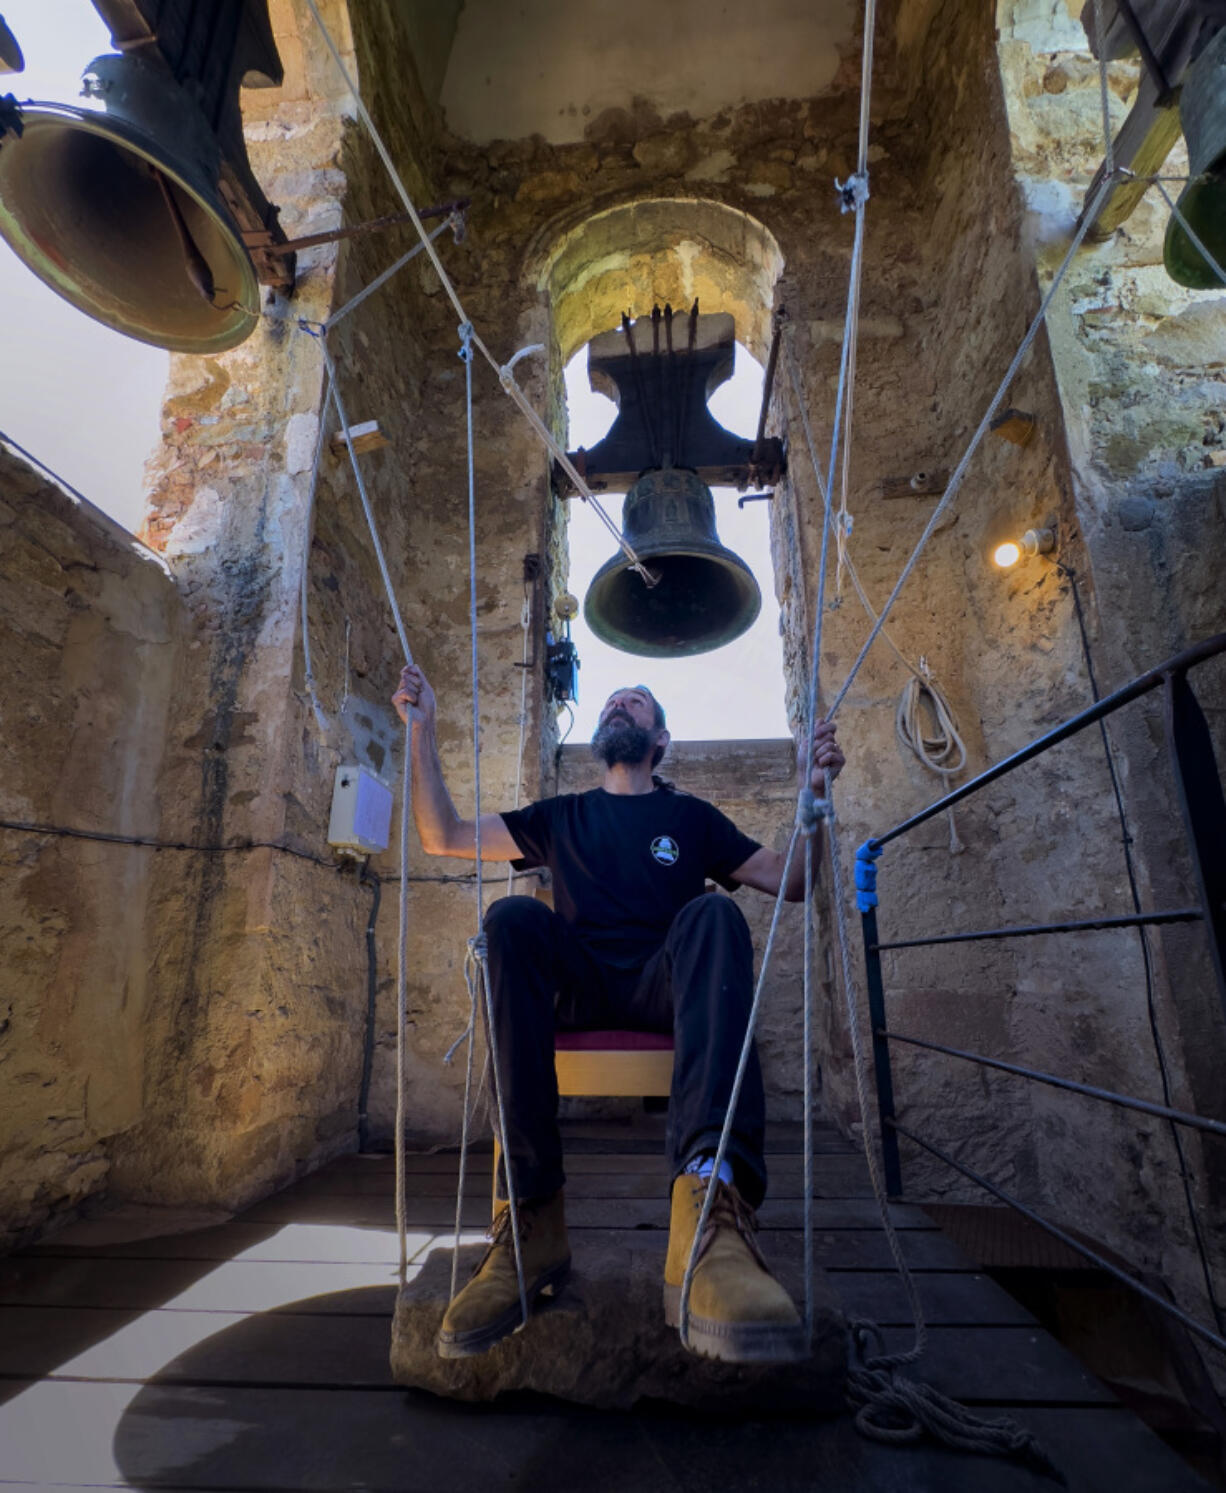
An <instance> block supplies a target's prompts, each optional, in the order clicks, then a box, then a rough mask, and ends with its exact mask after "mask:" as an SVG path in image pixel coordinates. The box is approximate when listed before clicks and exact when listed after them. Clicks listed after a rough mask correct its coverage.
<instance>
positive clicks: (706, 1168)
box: [681, 1151, 732, 1187]
mask: <svg viewBox="0 0 1226 1493" xmlns="http://www.w3.org/2000/svg"><path fill="white" fill-rule="evenodd" d="M681 1170H682V1171H683V1172H684V1173H685V1174H686V1175H687V1176H696V1177H699V1178H700V1179H701V1180H702V1181H704V1182H706V1181H708V1180H709V1179H710V1176H711V1173H712V1172H713V1171H714V1170H715V1153H714V1151H706V1152H700V1153H699V1154H698V1155H697V1156H695V1157H693V1158H691V1160H689V1161H687V1162H686V1164H685V1165H684V1166H683V1167H682V1168H681ZM719 1180H720V1181H721V1182H725V1183H727V1185H728V1186H729V1187H731V1186H732V1164H731V1162H729V1161H727V1160H726V1159H725V1160H724V1161H721V1162H720V1164H719Z"/></svg>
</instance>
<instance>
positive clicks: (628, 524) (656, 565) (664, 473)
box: [583, 467, 762, 658]
mask: <svg viewBox="0 0 1226 1493" xmlns="http://www.w3.org/2000/svg"><path fill="white" fill-rule="evenodd" d="M622 532H623V536H624V538H625V539H626V541H627V542H628V543H629V544H630V545H631V546H632V548H633V549H634V550H635V551H636V553H637V554H638V557H639V559H640V560H641V561H643V562H644V563H645V564H646V565H647V566H648V567H649V568H650V569H651V570H652V571H653V572H655V574H656V575H657V576H658V577H659V580H658V582H657V584H656V585H654V586H646V585H644V584H643V580H642V577H641V576H639V575H638V574H637V573H636V572H635V571H634V570H632V569H631V567H630V562H629V561H628V560H627V559H626V557H625V555H624V554H622V553H621V552H620V551H619V552H618V553H617V554H616V555H614V556H613V558H612V559H611V560H609V561H608V562H607V563H606V564H604V565H602V566H601V568H600V570H599V571H597V573H596V576H595V578H594V579H593V581H592V584H591V586H590V587H589V589H588V593H587V597H586V599H585V601H584V607H583V614H584V617H585V619H586V621H587V625H588V626H589V627H590V628H591V630H592V631H593V632H594V633H595V634H596V636H597V637H598V638H601V639H602V640H603V641H604V642H606V643H609V644H611V645H612V646H613V647H614V648H620V649H621V650H622V651H623V652H625V653H635V654H639V655H640V656H642V657H646V658H678V657H685V656H688V655H692V654H697V653H708V652H710V651H711V650H712V649H714V648H722V647H723V646H724V645H725V644H726V643H730V642H732V641H733V639H734V638H738V637H740V636H741V634H742V633H744V632H745V631H747V630H748V629H749V628H750V627H752V626H753V623H754V621H755V620H756V618H757V616H758V613H759V611H760V610H761V608H762V593H761V592H760V591H759V589H758V583H757V581H756V580H755V579H754V577H753V572H752V571H751V570H750V569H749V566H748V565H746V564H745V562H744V560H742V559H741V558H740V556H739V555H736V554H734V553H733V552H732V551H731V550H729V549H725V548H724V546H723V545H722V544H721V543H720V541H719V535H718V534H717V533H716V531H715V501H714V499H713V498H712V496H711V489H710V488H709V487H708V486H707V485H706V483H705V482H703V481H702V479H701V478H700V477H698V476H697V474H696V473H694V472H690V471H686V470H684V469H682V468H677V467H669V468H665V469H663V470H659V471H653V472H647V473H645V474H644V475H643V476H642V477H640V478H639V480H638V481H637V482H636V483H635V484H634V485H633V486H632V487H631V488H630V491H629V492H628V493H627V494H626V500H625V504H624V506H623V509H622Z"/></svg>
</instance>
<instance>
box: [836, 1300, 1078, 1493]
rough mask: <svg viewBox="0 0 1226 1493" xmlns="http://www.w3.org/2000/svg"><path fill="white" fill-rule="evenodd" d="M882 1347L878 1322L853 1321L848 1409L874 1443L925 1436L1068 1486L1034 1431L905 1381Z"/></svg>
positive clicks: (897, 1442)
mask: <svg viewBox="0 0 1226 1493" xmlns="http://www.w3.org/2000/svg"><path fill="white" fill-rule="evenodd" d="M870 1344H875V1345H876V1347H877V1348H878V1349H880V1347H881V1329H880V1328H879V1327H878V1326H877V1325H876V1324H875V1323H873V1322H853V1323H852V1324H851V1329H850V1343H849V1356H850V1367H849V1369H848V1373H847V1405H848V1408H849V1409H850V1410H851V1411H852V1414H853V1415H854V1417H855V1425H856V1430H857V1431H859V1432H860V1434H861V1435H862V1436H866V1437H867V1438H868V1439H869V1440H870V1441H881V1442H884V1443H885V1444H886V1445H889V1446H906V1445H910V1444H913V1443H915V1442H917V1441H920V1440H921V1439H922V1438H923V1437H924V1435H925V1434H927V1435H928V1436H930V1437H931V1438H932V1439H933V1440H934V1441H939V1442H941V1443H942V1444H943V1445H945V1446H951V1447H954V1448H955V1449H956V1450H957V1451H963V1452H978V1453H979V1454H980V1455H982V1456H988V1457H1011V1458H1013V1459H1015V1460H1017V1461H1020V1462H1023V1463H1025V1464H1026V1465H1028V1466H1029V1467H1031V1468H1032V1469H1033V1470H1034V1471H1035V1472H1038V1473H1040V1474H1042V1475H1043V1476H1045V1477H1049V1478H1051V1479H1052V1480H1053V1481H1054V1482H1057V1483H1059V1484H1061V1485H1064V1483H1065V1478H1064V1474H1063V1473H1062V1472H1060V1470H1059V1469H1058V1468H1057V1467H1056V1466H1055V1465H1054V1464H1053V1463H1052V1461H1051V1460H1050V1459H1049V1458H1048V1456H1047V1454H1046V1453H1045V1452H1044V1451H1043V1448H1042V1447H1041V1446H1040V1444H1039V1442H1038V1440H1037V1439H1036V1438H1035V1436H1034V1434H1033V1432H1031V1431H1028V1430H1027V1429H1026V1428H1025V1427H1024V1426H1020V1425H1018V1423H1017V1422H1016V1421H1013V1420H1009V1419H1008V1418H1007V1417H1002V1418H1001V1419H999V1420H985V1419H983V1418H982V1417H980V1416H977V1415H972V1414H971V1413H970V1412H969V1411H968V1410H967V1409H966V1407H965V1406H964V1405H960V1404H958V1402H957V1401H956V1400H951V1399H949V1398H948V1397H947V1396H946V1395H943V1394H941V1393H940V1391H939V1390H936V1389H933V1388H932V1386H931V1385H928V1384H921V1383H919V1382H917V1381H916V1380H914V1379H901V1378H899V1377H898V1375H897V1372H896V1370H895V1369H894V1368H893V1367H892V1366H891V1365H890V1364H889V1362H888V1359H887V1357H886V1355H884V1354H882V1353H880V1352H878V1353H876V1354H873V1353H872V1352H871V1351H870Z"/></svg>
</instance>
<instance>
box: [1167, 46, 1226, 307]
mask: <svg viewBox="0 0 1226 1493" xmlns="http://www.w3.org/2000/svg"><path fill="white" fill-rule="evenodd" d="M1179 118H1180V123H1181V124H1182V126H1183V133H1184V139H1185V140H1186V141H1187V146H1188V172H1189V175H1190V177H1191V180H1190V181H1189V182H1188V184H1187V186H1185V187H1184V189H1183V191H1182V192H1181V193H1180V195H1179V201H1178V203H1177V204H1176V206H1177V207H1178V209H1179V212H1180V213H1181V214H1182V216H1183V217H1184V218H1186V219H1187V221H1188V225H1189V227H1190V228H1191V229H1192V231H1193V232H1194V233H1195V234H1196V236H1197V238H1199V239H1200V241H1201V243H1202V244H1204V246H1205V248H1206V249H1208V251H1209V253H1210V254H1212V256H1213V257H1214V259H1216V260H1217V262H1218V264H1219V265H1226V29H1223V30H1221V31H1219V32H1218V33H1217V35H1216V36H1215V37H1214V38H1213V40H1212V41H1211V42H1210V43H1209V45H1208V46H1207V47H1206V48H1205V50H1204V51H1203V52H1202V53H1201V54H1200V56H1199V57H1198V58H1197V59H1196V61H1195V62H1194V63H1193V64H1192V66H1191V67H1190V68H1189V69H1188V71H1187V73H1186V74H1185V75H1184V82H1183V91H1182V93H1181V94H1180V98H1179ZM1163 257H1164V259H1165V261H1166V272H1167V274H1168V275H1170V277H1171V279H1172V280H1174V281H1176V282H1177V283H1178V284H1180V285H1186V286H1187V287H1188V288H1189V289H1190V290H1221V289H1222V282H1221V280H1220V278H1219V277H1218V275H1217V274H1216V273H1215V272H1214V270H1213V267H1212V266H1211V265H1210V264H1209V262H1208V261H1207V260H1206V259H1205V256H1204V255H1203V254H1202V253H1201V252H1200V250H1199V249H1197V248H1196V246H1195V245H1194V244H1193V243H1192V240H1191V238H1190V237H1189V236H1188V234H1187V232H1186V231H1185V230H1184V228H1183V226H1182V225H1181V224H1180V223H1179V222H1178V220H1177V219H1176V218H1174V217H1172V218H1171V221H1170V222H1169V224H1168V225H1167V230H1166V244H1165V246H1164V249H1163Z"/></svg>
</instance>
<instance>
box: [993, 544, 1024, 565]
mask: <svg viewBox="0 0 1226 1493" xmlns="http://www.w3.org/2000/svg"><path fill="white" fill-rule="evenodd" d="M1021 558H1022V552H1021V550H1020V549H1019V548H1018V546H1017V545H1016V544H1014V543H1013V541H1012V540H1010V541H1009V542H1008V543H1007V544H998V545H997V546H996V548H995V549H994V550H993V551H992V559H993V560H994V561H995V562H996V564H997V565H999V566H1000V568H1001V569H1002V570H1008V569H1009V567H1010V566H1011V565H1016V564H1017V562H1018V561H1019V560H1020V559H1021Z"/></svg>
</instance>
